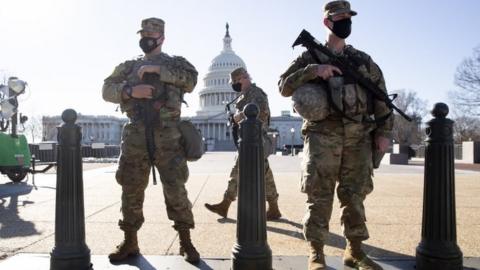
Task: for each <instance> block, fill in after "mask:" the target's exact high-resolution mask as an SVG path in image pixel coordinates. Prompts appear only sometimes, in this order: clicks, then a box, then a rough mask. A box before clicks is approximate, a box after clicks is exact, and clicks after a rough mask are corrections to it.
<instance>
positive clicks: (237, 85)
mask: <svg viewBox="0 0 480 270" xmlns="http://www.w3.org/2000/svg"><path fill="white" fill-rule="evenodd" d="M232 89H233V91H235V92H241V91H242V84H241V83H239V82H237V83H234V84H232Z"/></svg>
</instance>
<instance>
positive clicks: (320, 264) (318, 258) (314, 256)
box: [308, 241, 327, 270]
mask: <svg viewBox="0 0 480 270" xmlns="http://www.w3.org/2000/svg"><path fill="white" fill-rule="evenodd" d="M309 244H310V256H309V257H308V270H325V269H327V264H326V263H325V255H324V254H323V243H320V242H313V241H312V242H309Z"/></svg>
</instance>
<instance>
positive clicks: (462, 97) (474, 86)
mask: <svg viewBox="0 0 480 270" xmlns="http://www.w3.org/2000/svg"><path fill="white" fill-rule="evenodd" d="M455 84H456V85H457V86H458V87H459V89H457V90H454V91H451V92H450V93H449V96H450V99H451V100H452V101H453V104H454V105H455V106H456V108H457V109H458V110H460V111H461V112H462V113H463V114H464V115H475V116H480V46H478V47H476V48H475V49H473V55H472V56H471V57H469V58H467V59H465V60H463V62H462V63H461V64H460V65H459V66H458V67H457V71H456V73H455Z"/></svg>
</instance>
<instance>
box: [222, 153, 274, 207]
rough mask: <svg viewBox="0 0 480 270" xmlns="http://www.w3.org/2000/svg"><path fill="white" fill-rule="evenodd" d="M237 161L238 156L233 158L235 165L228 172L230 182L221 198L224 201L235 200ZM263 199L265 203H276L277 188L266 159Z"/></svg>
mask: <svg viewBox="0 0 480 270" xmlns="http://www.w3.org/2000/svg"><path fill="white" fill-rule="evenodd" d="M238 164H239V159H238V155H237V156H236V157H235V165H234V166H233V168H232V171H231V172H230V180H229V181H228V187H227V190H226V191H225V194H224V195H223V197H224V198H225V199H228V200H231V201H234V200H235V199H236V198H237V189H238V188H237V186H238V179H239V169H238ZM265 197H266V200H267V201H269V202H270V201H276V200H277V199H278V193H277V187H276V186H275V181H274V180H273V173H272V170H271V169H270V165H269V164H268V159H265Z"/></svg>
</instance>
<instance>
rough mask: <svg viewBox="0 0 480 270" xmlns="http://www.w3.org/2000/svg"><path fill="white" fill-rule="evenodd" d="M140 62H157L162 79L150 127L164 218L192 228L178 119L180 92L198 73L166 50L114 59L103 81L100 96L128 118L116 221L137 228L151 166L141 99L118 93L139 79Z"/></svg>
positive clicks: (189, 87)
mask: <svg viewBox="0 0 480 270" xmlns="http://www.w3.org/2000/svg"><path fill="white" fill-rule="evenodd" d="M143 65H158V66H160V79H159V82H158V84H157V85H156V86H159V87H157V91H159V90H158V89H159V88H161V89H162V90H161V93H156V94H154V95H156V96H158V95H160V96H161V98H160V99H159V100H158V101H157V102H155V105H156V107H157V110H156V112H157V113H158V123H157V124H156V125H155V128H154V140H155V146H156V151H155V160H154V165H155V167H156V168H157V169H158V171H159V173H160V179H161V182H162V186H163V194H164V196H165V204H166V207H167V214H168V218H169V219H170V220H173V221H174V228H175V229H176V230H179V229H190V228H193V227H194V221H193V214H192V204H191V202H190V201H189V200H188V197H187V190H186V189H185V183H186V181H187V179H188V167H187V162H186V160H185V157H184V156H185V155H184V150H183V147H182V145H181V144H180V137H181V134H180V131H179V129H178V128H177V124H178V122H179V120H180V110H181V103H182V100H183V94H184V93H185V92H187V93H190V92H192V91H193V88H194V87H195V85H196V83H197V74H198V73H197V71H196V70H195V67H194V66H192V65H191V64H190V63H189V62H188V61H187V60H186V59H184V58H182V57H178V56H173V57H171V56H169V55H167V54H165V53H160V54H157V55H154V56H152V57H149V58H147V57H141V58H138V59H136V60H131V61H126V62H124V63H122V64H120V65H118V66H117V67H116V68H115V70H114V71H113V73H112V75H110V76H109V77H108V78H106V79H105V83H104V85H103V98H104V99H105V100H106V101H109V102H113V103H118V104H120V108H121V110H122V112H125V113H126V114H127V116H128V118H129V119H130V122H129V123H128V124H126V125H125V127H124V129H123V134H122V153H121V156H120V161H119V166H118V170H117V172H116V179H117V182H118V183H119V184H120V185H121V186H122V213H123V220H120V221H119V225H120V228H121V229H122V230H124V231H137V230H138V229H140V227H141V226H142V224H143V222H144V217H143V201H144V194H145V188H146V187H147V185H148V177H149V172H150V166H149V157H148V153H147V148H146V142H145V126H144V124H143V122H142V121H141V120H138V119H136V117H137V116H136V112H135V106H136V104H137V102H139V100H138V99H127V100H123V99H122V90H123V88H124V86H125V85H130V86H135V85H138V84H141V83H142V82H141V80H140V78H139V77H138V75H137V71H138V69H139V68H140V67H141V66H143Z"/></svg>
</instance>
